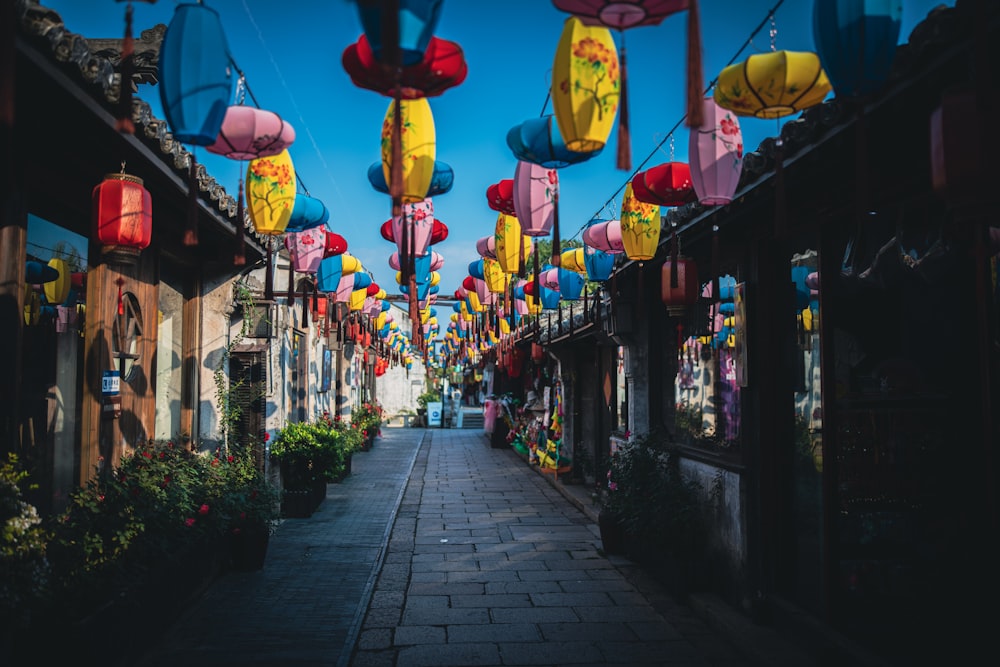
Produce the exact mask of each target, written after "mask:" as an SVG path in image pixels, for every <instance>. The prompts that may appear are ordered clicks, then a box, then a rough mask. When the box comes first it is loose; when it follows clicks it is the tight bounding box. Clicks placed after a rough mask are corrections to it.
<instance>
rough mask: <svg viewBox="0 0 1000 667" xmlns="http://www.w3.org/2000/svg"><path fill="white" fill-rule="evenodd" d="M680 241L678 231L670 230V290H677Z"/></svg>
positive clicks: (673, 228) (672, 228)
mask: <svg viewBox="0 0 1000 667" xmlns="http://www.w3.org/2000/svg"><path fill="white" fill-rule="evenodd" d="M680 254H681V253H680V241H678V240H677V229H676V228H675V227H673V226H671V228H670V289H677V284H678V282H677V281H678V277H677V258H678V257H679V256H680Z"/></svg>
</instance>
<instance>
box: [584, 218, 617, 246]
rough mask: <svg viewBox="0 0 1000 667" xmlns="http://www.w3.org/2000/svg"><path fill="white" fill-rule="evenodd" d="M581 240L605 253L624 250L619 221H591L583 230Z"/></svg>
mask: <svg viewBox="0 0 1000 667" xmlns="http://www.w3.org/2000/svg"><path fill="white" fill-rule="evenodd" d="M583 242H584V243H585V244H587V245H589V246H592V247H594V248H597V249H598V250H603V251H604V252H606V253H611V254H616V253H620V252H624V251H625V243H624V242H623V241H622V223H621V221H620V220H599V221H597V222H592V223H591V224H589V225H588V226H587V228H586V229H584V230H583Z"/></svg>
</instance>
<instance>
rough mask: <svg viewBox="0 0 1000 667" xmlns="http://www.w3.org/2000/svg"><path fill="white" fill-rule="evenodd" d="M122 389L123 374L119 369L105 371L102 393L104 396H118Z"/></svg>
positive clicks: (102, 379) (102, 378)
mask: <svg viewBox="0 0 1000 667" xmlns="http://www.w3.org/2000/svg"><path fill="white" fill-rule="evenodd" d="M120 391H121V375H120V374H119V373H118V371H104V375H103V376H102V377H101V394H102V395H104V396H117V395H118V393H119V392H120Z"/></svg>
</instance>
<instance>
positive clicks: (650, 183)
mask: <svg viewBox="0 0 1000 667" xmlns="http://www.w3.org/2000/svg"><path fill="white" fill-rule="evenodd" d="M632 195H633V196H634V197H635V198H636V199H637V200H639V201H640V202H645V203H647V204H656V205H658V206H684V205H685V204H688V203H690V202H693V201H694V200H695V193H694V187H693V186H692V184H691V168H690V167H689V166H688V165H686V164H684V163H683V162H664V163H663V164H658V165H656V166H655V167H651V168H650V169H647V170H646V171H640V172H639V173H637V174H636V175H635V176H633V177H632Z"/></svg>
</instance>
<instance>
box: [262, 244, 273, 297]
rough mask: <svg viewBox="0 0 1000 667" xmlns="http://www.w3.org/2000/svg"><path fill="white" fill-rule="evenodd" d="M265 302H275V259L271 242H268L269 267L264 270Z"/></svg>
mask: <svg viewBox="0 0 1000 667" xmlns="http://www.w3.org/2000/svg"><path fill="white" fill-rule="evenodd" d="M264 300H265V301H273V300H274V257H272V251H271V243H270V241H268V242H267V266H266V267H265V269H264Z"/></svg>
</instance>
